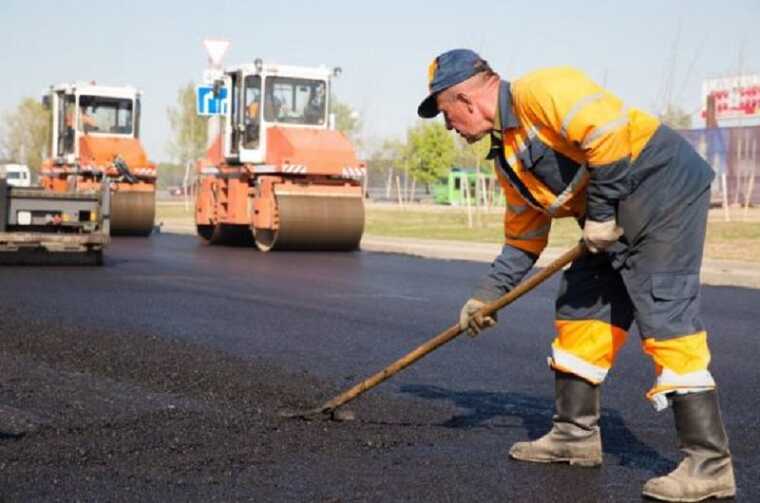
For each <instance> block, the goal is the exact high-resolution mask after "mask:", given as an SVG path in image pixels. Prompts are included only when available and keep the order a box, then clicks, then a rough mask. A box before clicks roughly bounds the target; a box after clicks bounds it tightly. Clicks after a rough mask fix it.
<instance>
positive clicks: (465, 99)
mask: <svg viewBox="0 0 760 503" xmlns="http://www.w3.org/2000/svg"><path fill="white" fill-rule="evenodd" d="M456 99H457V100H459V101H461V102H462V104H464V106H466V107H467V111H468V112H470V113H472V111H473V110H475V106H474V102H473V101H472V97H471V96H470V95H469V94H467V93H461V92H460V93H457V96H456Z"/></svg>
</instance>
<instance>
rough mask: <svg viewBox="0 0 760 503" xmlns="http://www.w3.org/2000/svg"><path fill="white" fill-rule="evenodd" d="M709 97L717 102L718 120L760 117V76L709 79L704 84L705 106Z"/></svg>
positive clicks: (703, 97) (716, 114)
mask: <svg viewBox="0 0 760 503" xmlns="http://www.w3.org/2000/svg"><path fill="white" fill-rule="evenodd" d="M708 96H712V97H713V98H714V100H715V118H716V119H717V120H721V119H742V118H753V117H760V75H740V76H736V77H723V78H719V79H707V80H705V81H704V82H703V83H702V104H703V106H704V104H706V103H707V97H708ZM705 116H706V110H705V109H702V117H705Z"/></svg>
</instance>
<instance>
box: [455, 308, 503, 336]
mask: <svg viewBox="0 0 760 503" xmlns="http://www.w3.org/2000/svg"><path fill="white" fill-rule="evenodd" d="M485 305H486V303H485V302H483V301H482V300H478V299H475V298H472V299H470V300H468V301H467V302H465V304H464V306H462V310H461V311H460V313H459V329H460V330H462V331H464V330H467V335H469V336H470V337H475V336H476V335H478V334H479V333H480V331H481V330H483V329H485V328H490V327H492V326H494V325H496V320H497V319H498V318H497V316H496V313H492V314H491V315H490V316H476V313H477V312H478V311H480V310H481V309H482V308H483V306H485Z"/></svg>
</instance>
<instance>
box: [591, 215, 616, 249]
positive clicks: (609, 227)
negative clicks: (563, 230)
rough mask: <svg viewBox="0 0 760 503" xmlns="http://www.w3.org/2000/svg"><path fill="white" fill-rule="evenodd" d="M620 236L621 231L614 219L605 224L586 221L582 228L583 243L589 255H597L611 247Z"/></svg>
mask: <svg viewBox="0 0 760 503" xmlns="http://www.w3.org/2000/svg"><path fill="white" fill-rule="evenodd" d="M622 235H623V229H622V228H620V227H618V225H617V223H616V222H615V219H614V218H611V219H610V220H607V221H606V222H595V221H593V220H586V223H585V224H584V226H583V241H584V242H585V243H586V247H587V248H588V249H589V251H590V252H591V253H598V252H599V251H600V250H604V249H605V248H607V247H609V246H611V245H612V244H613V243H614V242H615V241H617V240H618V239H620V236H622Z"/></svg>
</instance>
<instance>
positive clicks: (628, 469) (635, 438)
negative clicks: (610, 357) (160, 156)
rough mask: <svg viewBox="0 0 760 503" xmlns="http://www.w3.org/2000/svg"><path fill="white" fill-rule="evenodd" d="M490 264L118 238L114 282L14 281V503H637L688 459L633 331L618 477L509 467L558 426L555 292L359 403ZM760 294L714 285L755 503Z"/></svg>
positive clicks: (94, 278) (744, 493) (723, 370)
mask: <svg viewBox="0 0 760 503" xmlns="http://www.w3.org/2000/svg"><path fill="white" fill-rule="evenodd" d="M486 268H487V264H483V263H472V262H464V261H445V260H429V259H422V258H414V257H408V256H403V255H393V254H383V253H368V252H356V253H292V252H291V253H276V252H275V253H269V254H262V253H259V252H257V251H255V250H253V249H250V248H229V247H227V248H225V247H209V246H205V245H203V244H201V243H200V242H199V241H198V240H196V239H195V238H194V237H192V236H178V235H169V234H160V235H155V236H153V237H151V238H149V239H144V238H117V239H114V241H113V243H112V245H111V246H110V247H109V248H108V250H107V252H106V259H105V265H104V266H103V267H83V266H70V267H50V266H38V267H18V266H14V267H0V284H2V287H3V288H2V289H0V327H2V328H1V330H0V340H1V341H2V345H0V432H1V433H0V501H2V502H16V501H19V502H29V501H162V502H163V501H204V502H205V501H256V502H259V501H264V502H268V501H272V502H282V501H294V502H295V501H299V502H300V501H316V502H353V501H372V502H386V501H394V502H397V501H409V502H446V501H451V502H460V501H462V502H469V501H481V502H485V501H568V502H570V501H573V502H577V501H616V502H618V501H640V500H641V496H640V490H641V486H642V484H643V483H644V481H646V480H647V479H648V478H650V477H652V476H655V475H658V474H662V473H665V472H667V471H669V470H670V469H672V468H673V467H674V466H675V465H676V463H677V462H678V460H679V454H678V451H677V448H676V440H675V433H674V429H673V421H672V415H671V413H670V411H665V412H662V413H659V414H657V413H655V412H654V410H653V409H652V407H651V406H650V405H649V404H648V402H646V400H645V399H644V392H645V391H646V390H647V389H648V388H649V387H650V386H651V384H652V380H653V374H654V371H653V368H652V364H651V362H650V361H649V360H648V359H647V358H646V357H645V356H644V355H643V353H642V351H641V350H640V346H639V344H638V336H637V335H636V334H635V333H633V334H631V336H630V340H629V342H628V344H627V346H626V347H625V348H624V349H623V351H622V352H621V355H620V358H619V361H618V363H617V366H616V367H615V369H614V370H613V372H612V373H611V374H610V376H609V377H608V379H607V382H606V383H605V385H604V388H603V396H602V406H603V414H602V420H601V429H602V435H603V441H604V455H605V459H604V465H603V466H602V467H601V468H597V469H589V468H578V467H570V466H562V465H535V464H530V463H521V462H517V461H512V460H509V459H507V456H506V452H507V450H508V448H509V447H510V446H511V445H512V443H514V442H516V441H519V440H524V439H527V438H536V437H538V436H540V435H541V434H543V433H544V432H545V431H547V430H548V428H549V427H550V425H551V416H552V411H553V378H552V374H551V373H550V372H549V370H548V368H547V366H546V356H547V354H548V350H549V345H550V342H551V339H552V319H553V298H554V293H555V290H556V288H557V278H554V279H552V280H550V281H548V282H547V283H545V284H544V285H542V286H540V287H539V288H537V289H536V290H535V291H533V292H531V293H530V294H528V295H527V296H525V297H524V298H522V299H520V300H519V301H517V302H516V303H515V304H513V305H511V306H509V307H507V308H506V309H505V310H504V311H503V312H502V313H500V319H499V325H498V326H497V327H496V328H494V329H492V330H489V331H486V332H484V333H483V334H482V335H481V336H480V337H478V338H476V339H470V338H468V337H466V336H461V337H460V338H459V339H456V340H454V341H452V342H450V343H449V344H448V345H446V346H444V347H442V348H440V349H438V350H437V351H435V352H434V353H432V354H430V355H429V356H427V357H426V358H424V359H423V360H421V361H419V362H418V363H416V364H415V365H413V366H411V367H409V368H407V369H406V370H404V371H403V372H402V373H401V374H399V375H397V376H395V377H394V378H392V379H391V380H389V381H387V382H385V383H383V384H381V385H380V386H379V387H377V388H375V389H373V390H371V391H369V392H368V393H366V394H365V395H363V396H361V397H359V398H358V399H356V400H355V401H354V402H351V403H350V404H349V406H348V408H350V410H351V411H352V412H353V413H354V414H355V416H356V418H355V420H353V421H347V422H336V421H331V420H329V419H325V418H321V417H319V418H316V419H314V420H311V421H304V420H301V419H287V418H283V417H281V416H280V412H282V411H283V410H286V409H297V410H298V409H307V408H310V407H315V406H317V405H320V404H321V403H323V402H324V401H326V400H328V399H329V398H332V397H333V396H334V395H336V394H337V393H339V392H340V391H342V390H344V389H346V388H348V387H349V386H351V385H353V384H355V383H356V382H358V381H360V380H362V379H364V378H365V377H367V376H369V375H370V374H372V373H374V372H375V371H378V370H380V369H382V368H383V367H385V366H386V365H388V364H389V363H391V362H393V361H394V360H396V359H397V358H398V357H400V356H402V355H404V354H405V353H407V352H408V351H410V350H412V349H413V348H415V347H417V346H418V345H420V344H422V343H423V342H425V341H426V340H428V339H429V338H431V337H433V336H434V335H436V334H437V333H439V332H440V331H442V330H444V329H446V328H448V327H449V326H451V325H452V324H453V323H454V322H455V320H456V317H457V313H458V310H459V307H460V306H461V304H462V302H463V301H464V300H465V299H466V298H467V297H468V295H469V293H470V290H471V288H472V286H473V284H474V282H475V280H476V278H478V277H479V276H480V275H481V274H482V273H483V272H484V271H485V270H486ZM758 308H760V290H752V289H742V288H730V287H709V286H706V287H704V289H703V312H704V318H705V322H706V324H707V326H708V328H709V330H710V332H711V345H712V350H713V364H712V371H713V374H714V376H715V377H716V380H717V381H718V383H719V386H720V399H721V402H722V405H723V415H724V419H725V421H726V427H727V430H728V432H729V436H730V439H731V447H732V452H733V455H734V462H735V468H736V475H737V482H738V487H739V493H738V496H737V500H739V501H758V500H760V486H759V485H758V484H759V483H758V481H759V480H760V451H758V449H757V446H758V445H760V428H758V426H759V425H760V412H758V411H760V408H759V407H758V402H760V394H758V392H757V390H758V389H759V387H760V372H758V371H757V362H758V361H760V337H758V336H757V334H758V327H757V325H758V320H760V315H758Z"/></svg>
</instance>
